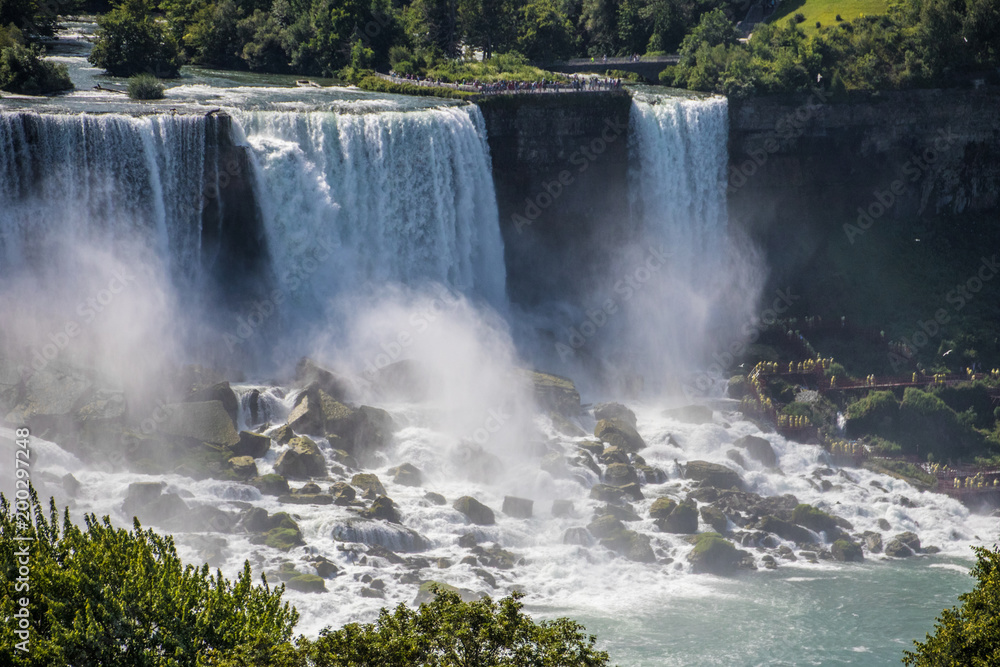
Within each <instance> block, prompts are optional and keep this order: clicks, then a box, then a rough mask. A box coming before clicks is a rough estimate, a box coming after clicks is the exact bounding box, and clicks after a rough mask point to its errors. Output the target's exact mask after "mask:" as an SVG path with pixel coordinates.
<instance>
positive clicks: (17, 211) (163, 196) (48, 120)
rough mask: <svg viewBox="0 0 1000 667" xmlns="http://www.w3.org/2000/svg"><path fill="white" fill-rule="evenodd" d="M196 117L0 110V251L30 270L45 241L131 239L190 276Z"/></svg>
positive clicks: (198, 173) (201, 140) (8, 265)
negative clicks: (66, 113) (38, 112)
mask: <svg viewBox="0 0 1000 667" xmlns="http://www.w3.org/2000/svg"><path fill="white" fill-rule="evenodd" d="M208 122H209V121H208V119H207V118H206V117H204V116H186V115H176V116H164V115H153V116H142V117H131V116H125V115H118V114H104V115H89V114H80V115H58V114H48V113H46V114H33V113H12V112H2V113H0V203H2V206H0V259H2V263H3V270H4V271H5V272H13V271H17V270H19V269H26V268H31V269H34V268H38V267H39V266H40V265H41V264H42V262H43V261H44V260H46V259H50V258H51V255H50V252H51V249H52V247H53V244H58V245H61V246H62V247H73V246H77V245H92V246H95V247H99V248H103V249H107V250H109V251H111V252H112V253H113V252H114V250H115V249H116V247H117V246H118V245H119V244H121V243H129V244H133V243H139V244H141V245H143V246H145V247H146V248H148V249H149V250H151V251H152V252H153V254H155V255H156V256H158V257H160V258H161V259H162V260H163V261H164V263H165V265H166V266H167V268H168V270H169V272H170V275H171V276H172V278H173V279H174V280H175V281H176V282H178V283H182V284H191V283H192V282H193V281H196V280H197V278H198V277H199V274H200V269H201V266H200V253H201V232H202V219H201V213H202V187H203V181H204V170H205V131H206V124H207V123H208Z"/></svg>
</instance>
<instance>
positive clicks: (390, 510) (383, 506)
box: [364, 496, 401, 523]
mask: <svg viewBox="0 0 1000 667" xmlns="http://www.w3.org/2000/svg"><path fill="white" fill-rule="evenodd" d="M364 516H366V517H368V518H369V519H381V520H383V521H388V522H390V523H400V522H401V521H400V516H399V510H398V509H396V503H394V502H393V501H392V498H388V497H386V496H379V497H378V498H376V499H375V500H373V501H372V505H371V507H369V508H368V509H367V510H365V512H364Z"/></svg>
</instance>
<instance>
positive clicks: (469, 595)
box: [413, 581, 479, 605]
mask: <svg viewBox="0 0 1000 667" xmlns="http://www.w3.org/2000/svg"><path fill="white" fill-rule="evenodd" d="M437 589H441V590H443V591H448V592H450V593H455V594H456V595H458V596H459V597H460V598H462V602H475V601H476V600H478V599H479V594H478V593H476V592H474V591H471V590H469V589H468V588H458V587H457V586H452V585H451V584H445V583H442V582H440V581H425V582H424V583H422V584H420V588H419V589H417V597H416V598H415V599H414V600H413V604H415V605H421V604H424V603H427V602H432V601H433V600H434V592H435V590H437Z"/></svg>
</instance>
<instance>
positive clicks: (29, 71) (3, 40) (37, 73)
mask: <svg viewBox="0 0 1000 667" xmlns="http://www.w3.org/2000/svg"><path fill="white" fill-rule="evenodd" d="M72 87H73V83H72V82H71V81H70V79H69V71H68V70H67V69H66V66H65V65H63V64H61V63H50V62H46V61H45V60H42V50H41V47H39V46H37V45H32V46H26V45H25V42H24V35H23V34H22V33H21V31H20V30H18V29H17V27H16V26H13V25H10V26H7V27H6V28H4V27H0V89H3V90H7V91H10V92H12V93H20V94H22V95H44V94H46V93H55V92H58V91H61V90H69V89H71V88H72Z"/></svg>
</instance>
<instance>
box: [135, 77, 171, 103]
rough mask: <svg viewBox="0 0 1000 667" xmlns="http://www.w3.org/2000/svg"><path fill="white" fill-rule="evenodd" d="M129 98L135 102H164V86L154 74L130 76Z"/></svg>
mask: <svg viewBox="0 0 1000 667" xmlns="http://www.w3.org/2000/svg"><path fill="white" fill-rule="evenodd" d="M128 96H129V97H130V98H132V99H133V100H162V99H163V84H162V83H160V80H159V79H157V78H156V77H155V76H153V75H152V74H136V75H134V76H130V77H129V79H128Z"/></svg>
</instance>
